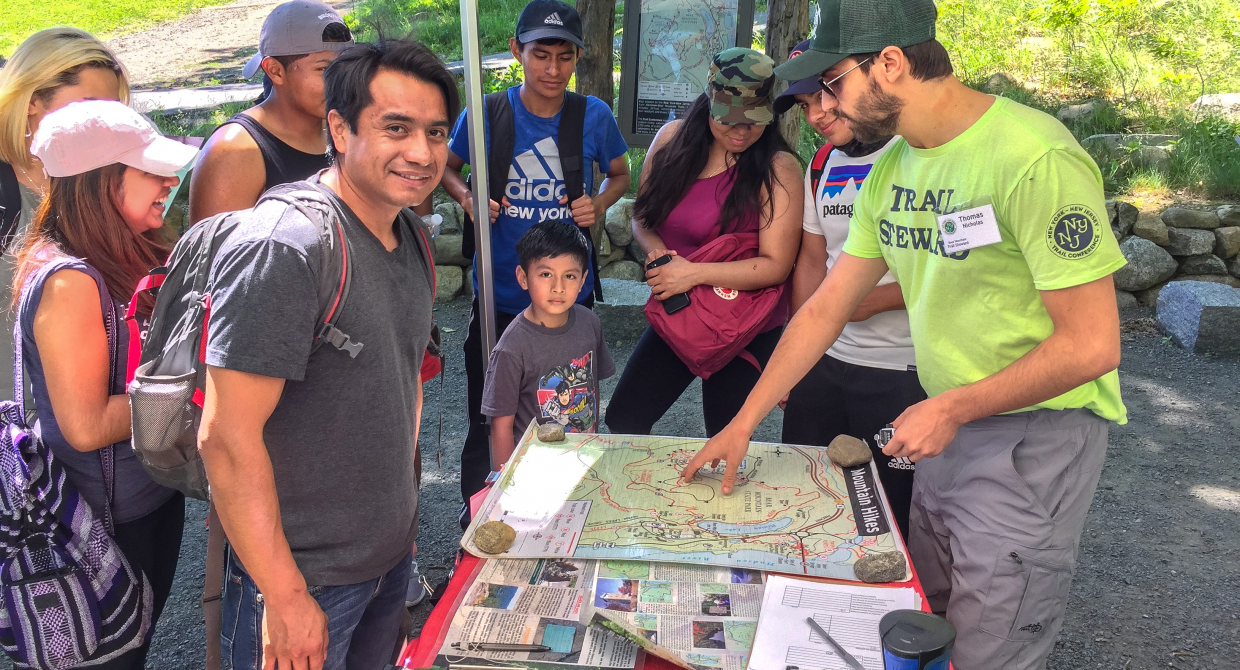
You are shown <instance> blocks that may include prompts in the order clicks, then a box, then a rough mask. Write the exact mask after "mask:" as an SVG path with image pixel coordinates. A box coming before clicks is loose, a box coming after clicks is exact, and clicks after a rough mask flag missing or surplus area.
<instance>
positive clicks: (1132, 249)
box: [1115, 235, 1179, 291]
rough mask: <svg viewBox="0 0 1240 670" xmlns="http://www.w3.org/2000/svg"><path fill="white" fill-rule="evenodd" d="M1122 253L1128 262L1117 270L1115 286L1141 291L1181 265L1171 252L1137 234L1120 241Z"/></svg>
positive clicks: (1173, 272) (1125, 289) (1172, 272)
mask: <svg viewBox="0 0 1240 670" xmlns="http://www.w3.org/2000/svg"><path fill="white" fill-rule="evenodd" d="M1119 250H1120V253H1122V254H1124V258H1125V259H1127V261H1128V264H1127V265H1125V266H1124V267H1122V268H1120V269H1118V270H1116V271H1115V288H1118V289H1120V290H1122V291H1140V290H1142V289H1147V288H1149V287H1151V286H1153V285H1154V284H1157V283H1158V282H1160V281H1165V280H1167V279H1170V278H1171V275H1173V274H1175V271H1176V269H1177V268H1178V267H1179V265H1178V264H1177V263H1176V262H1175V259H1174V258H1172V257H1171V254H1169V253H1167V251H1166V250H1165V249H1163V248H1162V247H1160V246H1158V245H1157V244H1154V243H1153V242H1151V241H1149V240H1147V239H1145V238H1142V237H1137V236H1135V235H1134V236H1131V237H1128V238H1125V239H1124V241H1123V242H1120V243H1119Z"/></svg>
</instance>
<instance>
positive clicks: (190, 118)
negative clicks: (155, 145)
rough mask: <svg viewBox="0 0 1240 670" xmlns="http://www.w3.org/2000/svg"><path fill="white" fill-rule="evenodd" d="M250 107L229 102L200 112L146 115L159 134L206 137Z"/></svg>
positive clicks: (247, 104) (246, 104) (153, 113)
mask: <svg viewBox="0 0 1240 670" xmlns="http://www.w3.org/2000/svg"><path fill="white" fill-rule="evenodd" d="M251 106H252V104H251V103H248V102H229V103H225V104H223V105H221V106H219V107H216V108H214V109H210V110H204V111H202V112H189V113H181V114H165V113H163V112H151V113H150V114H148V116H150V118H151V120H152V121H154V122H155V125H156V127H158V128H159V132H161V133H163V134H165V135H172V136H177V137H206V136H208V135H210V134H211V133H213V132H215V129H216V128H218V127H219V126H220V125H221V124H223V123H224V122H225V121H227V120H228V119H229V118H230V117H231V116H232V115H234V114H236V113H237V112H241V111H244V110H247V109H249V108H250V107H251Z"/></svg>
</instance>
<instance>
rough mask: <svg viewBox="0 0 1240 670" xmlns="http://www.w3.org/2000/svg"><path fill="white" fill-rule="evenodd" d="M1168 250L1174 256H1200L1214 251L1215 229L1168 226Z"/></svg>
mask: <svg viewBox="0 0 1240 670" xmlns="http://www.w3.org/2000/svg"><path fill="white" fill-rule="evenodd" d="M1167 240H1168V242H1167V251H1168V252H1170V253H1171V255H1172V256H1199V255H1201V254H1208V253H1210V252H1211V251H1214V242H1215V240H1214V231H1213V230H1194V229H1192V228H1172V227H1170V226H1168V227H1167Z"/></svg>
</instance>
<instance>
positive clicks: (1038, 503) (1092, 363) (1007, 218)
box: [684, 0, 1126, 670]
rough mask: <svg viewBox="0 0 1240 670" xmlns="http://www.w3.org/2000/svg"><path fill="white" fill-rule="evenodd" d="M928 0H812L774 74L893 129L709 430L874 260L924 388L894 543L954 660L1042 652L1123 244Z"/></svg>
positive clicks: (807, 351)
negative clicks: (837, 234) (775, 332)
mask: <svg viewBox="0 0 1240 670" xmlns="http://www.w3.org/2000/svg"><path fill="white" fill-rule="evenodd" d="M935 18H936V10H935V7H934V4H933V2H932V0H823V1H822V2H821V3H820V20H819V27H818V31H817V33H816V34H815V36H814V39H813V42H812V43H811V45H810V48H809V49H808V50H806V51H805V52H804V53H803V54H801V55H800V56H798V57H797V58H796V59H793V60H791V61H789V62H788V63H785V64H784V65H781V66H780V67H779V68H777V69H776V71H775V72H776V74H778V75H779V76H781V77H784V78H786V79H802V78H805V77H809V76H815V75H821V79H820V87H821V88H822V90H823V95H822V96H821V97H822V105H823V107H824V109H827V110H831V111H835V112H837V113H838V114H839V116H840V117H841V118H843V119H845V120H846V121H847V122H848V124H849V127H850V128H851V129H852V130H853V132H854V133H855V134H856V136H857V138H858V139H861V140H862V141H866V140H867V139H872V138H876V137H880V136H890V135H899V136H901V137H902V138H903V139H902V140H900V141H898V142H897V143H896V144H895V145H894V146H892V147H891V148H890V149H889V150H888V151H887V152H886V154H884V155H883V156H882V158H880V159H879V161H878V162H877V163H876V164H875V165H874V168H873V170H872V171H871V172H870V175H869V177H868V178H867V179H866V180H865V185H864V186H863V188H862V189H861V192H860V193H859V194H858V196H857V200H856V202H855V204H854V213H853V218H852V221H851V223H850V228H849V234H848V240H847V242H846V243H845V245H844V253H843V254H841V257H840V259H839V260H838V261H837V263H836V265H835V266H834V267H833V268H832V270H831V272H830V273H829V274H828V276H827V278H826V280H825V281H824V282H823V284H822V286H821V287H820V288H819V289H818V291H817V292H816V293H815V294H814V295H813V296H812V297H811V298H810V299H809V301H808V302H807V303H806V304H805V306H804V307H802V308H801V310H800V311H798V312H797V314H796V316H795V318H794V319H793V320H792V322H791V323H790V324H789V326H788V328H787V330H785V332H784V336H783V339H782V341H781V342H780V344H779V347H778V348H777V349H776V350H775V353H774V355H773V356H772V358H771V360H770V363H769V364H768V365H767V367H766V370H765V372H764V373H763V375H762V378H761V380H760V381H759V382H758V384H757V386H755V387H754V389H753V391H752V392H751V393H750V395H749V399H748V401H747V402H746V404H745V406H744V407H743V408H742V409H741V411H740V413H739V414H737V416H736V418H735V419H734V420H733V421H732V423H731V424H730V425H729V426H728V427H727V428H725V429H724V430H723V432H721V433H719V434H718V435H716V436H715V437H714V438H713V439H711V440H710V441H709V442H708V443H707V444H706V446H705V447H704V448H703V449H702V451H701V452H699V453H698V454H697V456H695V457H694V458H693V459H692V460H691V461H690V462H689V463H688V465H687V466H686V467H685V469H684V477H685V478H686V479H687V478H691V477H693V476H694V474H695V473H696V472H697V471H698V469H699V468H700V467H701V466H702V465H704V464H705V463H707V462H711V463H713V464H717V463H718V461H720V460H725V461H726V462H727V474H726V475H725V476H724V478H723V482H722V489H723V491H724V493H728V492H730V491H731V488H732V484H733V483H734V481H735V472H736V468H737V465H738V464H739V463H740V461H741V460H742V459H743V457H744V454H745V452H746V449H747V448H748V444H749V438H750V436H751V435H752V434H753V430H754V428H755V427H756V426H757V425H758V422H759V421H760V420H761V419H762V418H763V417H764V416H765V415H766V414H767V412H769V411H770V409H771V408H772V407H773V406H774V405H775V404H776V402H778V401H779V400H780V398H782V397H783V396H784V394H785V393H787V391H788V389H790V388H791V387H792V386H793V385H794V384H796V382H797V381H798V380H799V379H800V378H801V377H802V376H803V375H804V374H805V373H806V372H807V371H808V370H809V369H810V367H811V366H812V365H813V363H814V362H815V361H816V360H817V359H818V356H819V354H820V352H821V351H823V349H824V347H826V346H829V345H830V344H831V343H832V342H834V340H835V338H836V337H837V336H838V335H839V333H840V331H841V329H842V328H843V326H844V324H845V323H847V321H848V317H849V315H850V314H852V312H853V310H854V309H855V308H856V306H857V305H858V304H859V303H860V302H861V300H862V298H864V297H865V295H866V294H867V293H868V292H869V291H870V289H871V288H873V286H874V285H875V283H876V282H877V281H878V280H879V278H880V277H882V276H883V274H884V273H885V272H887V271H888V269H890V271H891V274H892V275H893V276H894V277H895V278H896V281H897V282H898V283H899V285H900V287H901V289H902V292H903V294H904V301H905V303H906V304H907V306H908V313H909V322H910V326H911V329H912V336H913V345H914V349H915V352H916V358H917V371H918V375H919V377H920V380H921V383H922V386H924V387H925V389H926V392H927V394H928V395H929V396H930V397H929V399H927V400H925V401H923V402H921V403H918V404H916V405H913V406H912V407H910V408H909V409H908V410H906V411H905V412H904V413H903V414H901V415H900V417H899V418H897V419H896V420H895V422H894V426H895V435H894V438H893V439H891V441H890V442H889V443H888V444H887V446H886V447H885V448H884V450H883V451H884V453H886V454H888V455H890V456H894V457H907V458H909V459H911V460H913V461H916V462H918V465H917V475H916V480H915V482H914V485H913V504H912V511H911V514H910V537H909V551H910V554H911V556H912V558H913V563H914V565H915V567H916V568H917V571H918V573H919V575H920V577H921V580H922V584H923V585H924V586H925V589H926V594H927V596H928V598H929V600H930V604H931V606H932V607H933V609H934V610H935V611H936V612H940V613H944V614H945V615H946V616H947V618H948V619H949V620H950V621H951V622H952V623H953V624H955V626H956V629H957V634H958V638H957V641H956V647H955V651H954V653H953V659H952V660H953V663H954V664H955V667H956V668H957V670H982V669H990V668H1004V669H1005V670H1007V669H1014V668H1022V669H1023V668H1043V667H1045V664H1046V658H1047V656H1048V655H1049V654H1050V651H1051V649H1052V648H1053V647H1054V643H1055V637H1056V636H1057V634H1058V632H1059V628H1060V626H1061V625H1062V622H1063V613H1064V609H1065V605H1066V603H1067V598H1068V587H1069V584H1070V582H1071V578H1072V571H1073V568H1074V566H1075V563H1076V553H1077V546H1078V543H1079V539H1080V534H1081V530H1082V528H1083V526H1084V523H1085V515H1086V512H1087V511H1088V509H1089V504H1090V501H1091V499H1092V497H1093V493H1094V489H1095V487H1096V486H1097V483H1098V475H1099V473H1100V472H1101V469H1102V461H1103V455H1104V453H1105V450H1106V443H1107V431H1108V428H1109V422H1110V421H1116V422H1119V423H1124V422H1125V421H1126V413H1125V409H1124V405H1123V402H1122V401H1121V400H1120V392H1119V379H1118V376H1117V373H1116V367H1117V366H1118V364H1119V357H1120V344H1119V314H1118V309H1117V308H1116V303H1115V290H1114V286H1113V284H1112V280H1111V274H1112V273H1113V272H1115V271H1116V270H1117V269H1119V268H1120V267H1122V266H1123V265H1124V258H1123V256H1122V255H1121V254H1120V252H1119V247H1118V244H1117V243H1116V240H1115V237H1114V235H1113V234H1112V232H1111V228H1110V226H1109V224H1108V220H1107V216H1106V213H1105V206H1104V204H1103V195H1102V178H1101V175H1100V174H1099V172H1098V168H1097V166H1096V165H1095V164H1094V162H1093V160H1092V159H1091V158H1090V157H1089V156H1088V155H1087V154H1086V153H1085V152H1084V151H1083V150H1082V149H1081V147H1080V145H1079V144H1078V143H1077V142H1076V140H1075V139H1074V138H1073V137H1072V135H1071V134H1070V133H1069V132H1068V131H1067V129H1065V128H1064V127H1063V125H1062V124H1060V123H1058V122H1057V121H1055V120H1054V119H1053V118H1051V117H1049V116H1047V115H1045V114H1043V113H1041V112H1038V111H1035V110H1032V109H1029V108H1028V107H1024V106H1021V105H1019V104H1016V103H1014V102H1012V101H1010V100H1007V99H1004V98H995V97H992V96H989V95H985V94H983V93H979V92H977V91H974V90H972V89H970V88H968V87H966V86H964V85H963V84H961V83H960V82H959V81H958V80H957V79H956V78H955V77H954V76H953V75H952V68H951V61H950V59H949V57H948V54H947V52H946V50H945V49H944V48H943V47H942V45H941V44H939V43H938V42H937V41H935V39H934V35H935V30H934V23H935Z"/></svg>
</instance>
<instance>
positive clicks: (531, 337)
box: [482, 221, 616, 469]
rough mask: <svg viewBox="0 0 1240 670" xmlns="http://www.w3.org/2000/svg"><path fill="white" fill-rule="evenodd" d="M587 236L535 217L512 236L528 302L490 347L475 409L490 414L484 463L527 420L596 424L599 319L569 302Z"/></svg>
mask: <svg viewBox="0 0 1240 670" xmlns="http://www.w3.org/2000/svg"><path fill="white" fill-rule="evenodd" d="M589 253H590V248H589V243H588V242H587V241H586V238H585V235H582V234H581V231H580V230H579V229H578V228H577V227H576V226H574V225H570V224H566V223H564V222H562V221H544V222H542V223H538V224H535V225H534V226H532V227H531V228H530V229H529V230H528V231H526V232H525V234H524V235H522V236H521V239H520V241H518V242H517V260H518V263H519V265H518V267H517V282H518V283H519V284H520V285H521V288H523V289H525V290H526V291H529V294H530V306H529V307H527V308H525V310H524V311H523V312H521V314H519V315H518V316H517V318H516V320H515V321H513V322H512V325H511V326H509V327H508V329H507V330H505V331H504V335H503V336H502V337H500V339H499V343H498V344H496V345H495V351H492V352H491V361H490V365H489V366H488V368H487V378H486V384H485V386H484V387H483V391H482V412H483V413H484V414H486V415H487V416H489V417H491V467H492V469H498V468H499V466H500V465H502V464H504V463H506V462H507V461H508V458H509V457H510V456H512V452H513V449H514V448H515V447H516V437H517V435H518V434H520V433H523V432H524V431H525V429H526V427H527V426H529V424H530V421H531V420H534V419H537V420H538V422H539V423H540V424H541V423H552V422H555V423H558V424H560V425H561V426H563V427H564V431H565V432H575V433H593V432H595V431H596V430H597V428H598V415H599V395H598V382H599V380H600V379H606V378H608V377H610V376H612V375H613V374H615V373H616V366H615V365H614V364H613V363H612V361H611V353H610V352H608V351H607V342H606V341H604V339H603V325H602V324H601V323H599V320H598V317H597V316H595V315H594V312H592V311H590V309H588V308H586V307H583V306H581V305H577V304H576V302H577V294H578V293H579V292H580V291H581V287H582V286H583V285H584V284H585V277H586V265H587V264H588V263H589V258H590V256H589Z"/></svg>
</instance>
